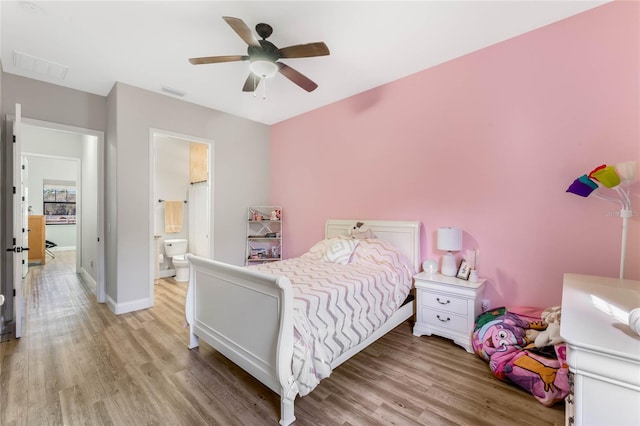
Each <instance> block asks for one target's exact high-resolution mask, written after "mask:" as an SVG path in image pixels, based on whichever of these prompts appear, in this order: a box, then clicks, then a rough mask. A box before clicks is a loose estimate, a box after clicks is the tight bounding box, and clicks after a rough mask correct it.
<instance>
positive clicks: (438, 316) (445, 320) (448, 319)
mask: <svg viewBox="0 0 640 426" xmlns="http://www.w3.org/2000/svg"><path fill="white" fill-rule="evenodd" d="M436 318H438V319H439V320H440V321H442V322H447V321H451V318H449V317H447V319H442V318H440V314H438V315H436Z"/></svg>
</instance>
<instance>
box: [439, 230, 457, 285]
mask: <svg viewBox="0 0 640 426" xmlns="http://www.w3.org/2000/svg"><path fill="white" fill-rule="evenodd" d="M460 249H462V230H461V229H460V228H453V227H442V228H438V250H446V251H447V253H446V254H445V255H444V256H442V268H441V270H440V272H441V273H442V275H446V276H448V277H455V276H456V274H457V273H458V267H457V265H456V257H455V256H454V255H453V253H451V252H452V251H458V250H460Z"/></svg>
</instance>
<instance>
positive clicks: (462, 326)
mask: <svg viewBox="0 0 640 426" xmlns="http://www.w3.org/2000/svg"><path fill="white" fill-rule="evenodd" d="M421 311H422V312H421V314H422V321H424V322H426V323H428V324H431V325H433V326H437V327H441V328H446V329H448V330H455V331H460V332H463V333H466V332H467V318H466V317H464V316H460V315H455V314H452V313H451V312H443V311H434V310H433V309H429V308H425V307H422V309H421Z"/></svg>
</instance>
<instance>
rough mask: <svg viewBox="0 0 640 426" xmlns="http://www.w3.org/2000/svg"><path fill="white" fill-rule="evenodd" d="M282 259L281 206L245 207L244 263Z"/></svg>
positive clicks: (251, 263)
mask: <svg viewBox="0 0 640 426" xmlns="http://www.w3.org/2000/svg"><path fill="white" fill-rule="evenodd" d="M277 260H282V207H281V206H250V207H249V208H248V209H247V248H246V253H245V264H246V265H247V266H248V265H257V264H260V263H266V262H275V261H277Z"/></svg>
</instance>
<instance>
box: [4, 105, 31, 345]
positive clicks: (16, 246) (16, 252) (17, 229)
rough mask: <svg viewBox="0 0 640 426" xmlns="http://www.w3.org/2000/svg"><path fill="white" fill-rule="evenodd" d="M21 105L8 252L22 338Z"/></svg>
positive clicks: (15, 125)
mask: <svg viewBox="0 0 640 426" xmlns="http://www.w3.org/2000/svg"><path fill="white" fill-rule="evenodd" d="M21 121H22V116H21V105H20V104H16V117H15V121H14V123H13V238H12V243H13V246H12V247H9V248H7V251H12V252H13V289H14V292H15V296H14V298H13V303H14V311H13V313H14V316H15V337H16V339H17V338H20V336H22V307H23V305H24V303H23V300H22V263H23V261H24V256H23V254H24V253H23V252H24V251H25V250H29V248H27V247H25V245H24V244H23V241H22V239H23V235H24V233H25V232H27V230H26V226H24V225H23V215H22V209H23V200H24V198H23V194H22V145H21V144H20V135H21V133H20V132H21V124H22V123H21Z"/></svg>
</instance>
